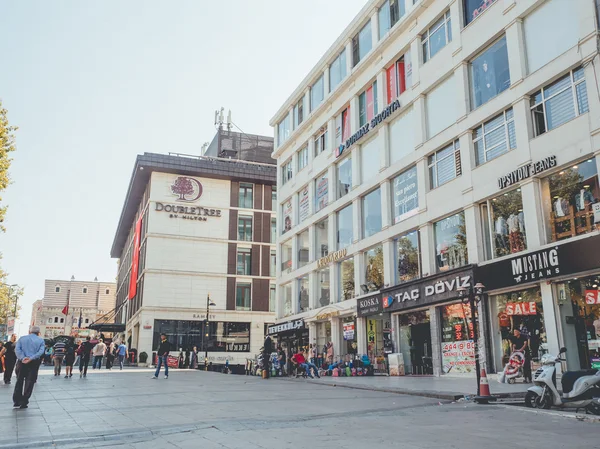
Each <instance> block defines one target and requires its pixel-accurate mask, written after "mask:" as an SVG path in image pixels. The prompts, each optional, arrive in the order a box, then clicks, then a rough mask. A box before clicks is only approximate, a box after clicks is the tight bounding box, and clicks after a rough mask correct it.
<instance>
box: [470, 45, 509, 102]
mask: <svg viewBox="0 0 600 449" xmlns="http://www.w3.org/2000/svg"><path fill="white" fill-rule="evenodd" d="M471 83H472V85H471V95H473V98H472V102H473V109H475V108H478V107H479V106H481V105H482V104H484V103H487V102H488V101H490V100H491V99H492V98H494V97H495V96H497V95H498V94H500V93H502V92H504V91H505V90H506V89H508V88H509V87H510V72H509V70H508V50H507V47H506V37H503V38H502V39H500V40H499V41H497V42H496V43H495V44H493V45H492V46H491V47H489V48H488V49H487V50H485V51H484V52H483V53H481V54H480V55H479V56H478V57H477V58H475V59H474V60H473V61H472V62H471Z"/></svg>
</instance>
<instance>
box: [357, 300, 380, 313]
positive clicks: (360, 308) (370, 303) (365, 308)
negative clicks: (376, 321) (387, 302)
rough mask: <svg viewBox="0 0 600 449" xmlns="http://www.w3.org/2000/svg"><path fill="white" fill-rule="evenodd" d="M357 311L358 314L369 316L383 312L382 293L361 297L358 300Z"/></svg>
mask: <svg viewBox="0 0 600 449" xmlns="http://www.w3.org/2000/svg"><path fill="white" fill-rule="evenodd" d="M356 312H357V315H358V316H369V315H375V314H378V313H381V312H383V304H382V300H381V295H377V296H371V297H369V298H364V299H359V300H358V301H357V302H356Z"/></svg>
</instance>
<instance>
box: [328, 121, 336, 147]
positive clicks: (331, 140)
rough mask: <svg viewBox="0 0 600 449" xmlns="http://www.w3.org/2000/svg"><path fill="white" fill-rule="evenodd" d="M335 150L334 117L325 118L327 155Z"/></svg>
mask: <svg viewBox="0 0 600 449" xmlns="http://www.w3.org/2000/svg"><path fill="white" fill-rule="evenodd" d="M334 150H335V118H331V119H329V120H327V151H326V153H327V155H329V154H333V152H334Z"/></svg>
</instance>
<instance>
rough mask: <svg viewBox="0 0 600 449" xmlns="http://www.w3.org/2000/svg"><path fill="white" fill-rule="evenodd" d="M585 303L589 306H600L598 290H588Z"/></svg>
mask: <svg viewBox="0 0 600 449" xmlns="http://www.w3.org/2000/svg"><path fill="white" fill-rule="evenodd" d="M585 303H586V304H589V305H592V304H600V300H599V298H598V290H586V291H585Z"/></svg>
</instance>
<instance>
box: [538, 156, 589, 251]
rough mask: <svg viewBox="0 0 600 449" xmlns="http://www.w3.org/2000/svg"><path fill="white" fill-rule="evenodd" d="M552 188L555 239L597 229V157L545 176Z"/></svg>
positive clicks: (551, 218)
mask: <svg viewBox="0 0 600 449" xmlns="http://www.w3.org/2000/svg"><path fill="white" fill-rule="evenodd" d="M544 182H545V183H547V185H548V190H549V192H550V202H551V204H552V208H551V209H552V211H551V213H550V230H551V232H552V241H553V242H556V241H559V240H564V239H568V238H571V237H575V236H577V235H583V234H587V233H589V232H592V231H594V230H597V229H598V223H597V222H596V220H595V219H594V209H593V205H594V204H595V203H597V202H598V201H599V198H600V187H599V185H598V171H597V169H596V160H595V159H594V158H592V159H588V160H587V161H584V162H581V163H579V164H577V165H574V166H573V167H570V168H568V169H566V170H562V171H560V172H558V173H556V174H554V175H551V176H549V177H548V178H546V179H545V180H544Z"/></svg>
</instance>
